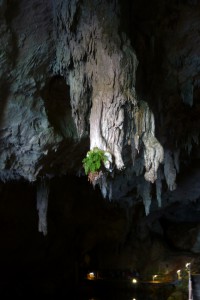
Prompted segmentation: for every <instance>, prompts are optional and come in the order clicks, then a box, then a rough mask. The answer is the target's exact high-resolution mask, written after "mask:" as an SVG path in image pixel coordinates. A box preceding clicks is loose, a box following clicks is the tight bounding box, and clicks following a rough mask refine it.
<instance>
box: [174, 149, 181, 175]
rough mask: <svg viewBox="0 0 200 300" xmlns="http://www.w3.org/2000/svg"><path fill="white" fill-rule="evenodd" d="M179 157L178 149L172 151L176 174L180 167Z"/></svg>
mask: <svg viewBox="0 0 200 300" xmlns="http://www.w3.org/2000/svg"><path fill="white" fill-rule="evenodd" d="M179 156H180V149H177V150H175V151H174V165H175V167H176V171H177V173H179V170H180V166H179Z"/></svg>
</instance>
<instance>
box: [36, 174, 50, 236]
mask: <svg viewBox="0 0 200 300" xmlns="http://www.w3.org/2000/svg"><path fill="white" fill-rule="evenodd" d="M48 196H49V185H48V182H47V181H46V180H45V179H42V180H41V181H40V182H38V183H37V210H38V218H39V220H38V231H39V232H42V233H43V234H44V235H47V209H48Z"/></svg>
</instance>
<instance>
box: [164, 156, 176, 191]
mask: <svg viewBox="0 0 200 300" xmlns="http://www.w3.org/2000/svg"><path fill="white" fill-rule="evenodd" d="M164 174H165V179H166V182H167V185H168V188H169V190H170V191H173V190H175V189H176V169H175V166H174V161H173V158H172V153H171V151H170V150H165V158H164Z"/></svg>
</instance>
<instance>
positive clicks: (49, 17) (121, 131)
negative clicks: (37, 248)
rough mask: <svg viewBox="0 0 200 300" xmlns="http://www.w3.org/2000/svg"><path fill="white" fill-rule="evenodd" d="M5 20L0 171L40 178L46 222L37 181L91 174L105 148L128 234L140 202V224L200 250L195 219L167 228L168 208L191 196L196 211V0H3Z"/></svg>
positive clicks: (5, 179)
mask: <svg viewBox="0 0 200 300" xmlns="http://www.w3.org/2000/svg"><path fill="white" fill-rule="evenodd" d="M0 25H1V26H0V41H1V51H0V65H1V68H0V107H1V115H0V140H1V144H0V180H1V184H2V186H3V185H4V184H9V182H20V181H25V182H26V183H27V184H29V183H31V184H33V185H34V186H35V187H37V192H36V195H35V196H36V198H37V209H38V213H39V231H42V232H43V233H44V234H45V235H46V234H47V223H46V218H47V215H46V214H47V205H48V195H50V194H51V185H50V187H49V188H48V186H47V185H45V184H43V185H42V182H48V181H51V180H55V179H56V178H59V177H62V176H68V175H70V176H72V177H73V176H81V177H83V176H85V174H84V169H83V165H82V160H83V158H84V157H85V155H86V153H87V151H88V150H89V149H93V148H94V147H99V148H100V149H102V150H104V151H108V152H109V153H111V155H112V161H113V165H112V169H110V170H108V172H105V173H104V174H103V176H102V177H101V178H100V179H99V181H98V187H97V188H99V189H100V190H101V193H102V195H103V197H104V198H105V199H108V200H109V201H111V203H114V205H115V203H119V204H120V205H121V206H122V207H125V211H126V214H127V216H126V217H127V224H128V225H127V229H126V230H127V231H128V230H129V231H130V232H129V234H130V236H131V235H135V234H136V231H137V229H133V230H132V229H130V227H129V226H130V225H131V224H132V221H130V220H132V218H130V214H131V213H133V210H134V209H135V207H137V205H138V203H140V202H141V201H142V202H143V204H144V211H145V215H146V216H147V217H146V219H145V218H144V219H143V217H142V220H143V225H142V223H141V220H139V221H138V222H139V223H138V224H139V225H138V226H139V227H140V229H138V230H141V231H142V230H143V233H144V235H145V236H146V234H147V232H148V230H150V231H151V232H154V234H155V232H157V233H158V234H159V235H160V236H162V238H163V239H164V238H165V237H166V238H167V239H170V240H171V243H172V244H174V246H175V247H176V248H181V249H185V244H186V243H189V246H188V248H187V247H186V248H187V250H188V251H191V252H192V253H199V251H200V246H199V245H200V242H199V222H197V220H195V221H194V222H193V223H195V225H194V224H193V225H194V226H193V225H192V229H191V227H190V226H189V227H187V226H186V227H187V230H186V231H188V232H192V239H191V240H190V241H189V242H188V240H187V238H186V237H184V239H185V243H184V242H182V241H180V240H176V238H175V237H173V234H172V232H171V231H172V230H171V228H172V227H173V226H174V225H173V224H174V223H173V222H174V220H172V219H171V218H172V215H173V213H172V211H171V207H175V206H176V205H177V207H178V209H180V211H183V213H182V214H181V216H179V217H178V218H179V221H180V222H184V223H188V222H190V221H188V220H186V218H185V219H184V217H183V215H184V214H185V213H186V211H185V207H188V208H189V211H190V212H189V213H188V215H189V216H191V212H192V211H193V206H195V211H197V212H198V211H199V209H198V206H199V197H200V188H199V176H198V174H199V168H198V166H199V133H200V122H199V97H200V75H199V72H200V55H199V53H200V35H199V25H200V4H199V2H198V0H197V1H191V0H180V1H166V0H161V1H153V2H151V3H150V2H149V1H148V0H142V1H139V0H135V1H128V0H127V1H120V0H110V1H106V0H93V1H90V0H83V1H80V0H68V1H63V0H58V1H54V0H52V1H49V0H44V1H39V0H34V1H29V0H26V1H25V0H21V1H11V0H7V1H6V0H1V1H0ZM91 189H92V186H91ZM175 209H176V208H175ZM197 212H196V214H197V215H196V218H197V219H198V213H197ZM177 214H178V213H177V212H176V213H175V215H176V216H177ZM158 220H159V221H158ZM160 220H161V221H160ZM122 223H123V222H122ZM155 224H156V225H155ZM161 225H162V226H161ZM172 225H173V226H172ZM123 226H124V225H123ZM148 226H150V228H151V229H149V227H148ZM161 227H162V228H161ZM147 228H148V229H147ZM126 230H125V231H124V232H126ZM177 232H179V227H178V226H177ZM139 235H141V236H140V237H141V239H142V233H141V232H140V233H139ZM124 239H125V238H124ZM122 240H123V238H122ZM186 240H187V241H186ZM93 242H94V241H93ZM120 243H122V244H123V242H122V241H120ZM182 243H183V244H184V245H182ZM94 244H95V242H94ZM126 250H127V249H126ZM127 251H128V250H127ZM143 251H144V252H145V249H143ZM152 251H153V250H152ZM135 253H138V249H136V248H135ZM152 255H153V254H152Z"/></svg>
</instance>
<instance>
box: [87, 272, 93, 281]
mask: <svg viewBox="0 0 200 300" xmlns="http://www.w3.org/2000/svg"><path fill="white" fill-rule="evenodd" d="M87 279H90V280H93V279H95V274H94V272H90V273H88V274H87Z"/></svg>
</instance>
